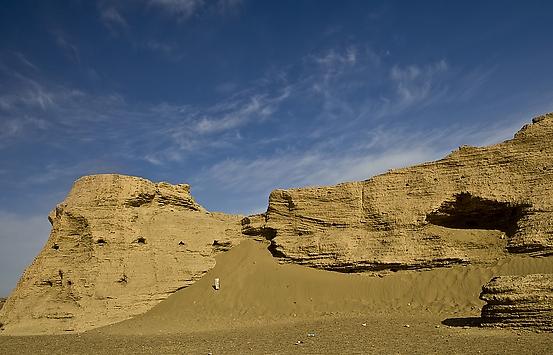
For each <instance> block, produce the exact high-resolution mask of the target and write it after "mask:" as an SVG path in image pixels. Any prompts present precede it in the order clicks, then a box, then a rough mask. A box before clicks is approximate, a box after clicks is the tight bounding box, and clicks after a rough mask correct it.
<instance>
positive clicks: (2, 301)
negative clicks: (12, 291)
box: [0, 298, 6, 309]
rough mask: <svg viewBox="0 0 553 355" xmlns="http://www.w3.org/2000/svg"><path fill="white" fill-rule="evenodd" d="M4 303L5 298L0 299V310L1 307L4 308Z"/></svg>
mask: <svg viewBox="0 0 553 355" xmlns="http://www.w3.org/2000/svg"><path fill="white" fill-rule="evenodd" d="M4 302H6V299H5V298H0V309H2V307H4Z"/></svg>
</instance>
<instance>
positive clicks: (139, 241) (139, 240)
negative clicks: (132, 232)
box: [135, 237, 146, 244]
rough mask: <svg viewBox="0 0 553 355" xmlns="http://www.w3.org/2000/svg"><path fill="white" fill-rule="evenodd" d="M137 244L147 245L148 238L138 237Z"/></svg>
mask: <svg viewBox="0 0 553 355" xmlns="http://www.w3.org/2000/svg"><path fill="white" fill-rule="evenodd" d="M135 242H136V243H138V244H146V238H144V237H138V238H136V240H135Z"/></svg>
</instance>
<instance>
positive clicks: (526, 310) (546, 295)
mask: <svg viewBox="0 0 553 355" xmlns="http://www.w3.org/2000/svg"><path fill="white" fill-rule="evenodd" d="M480 299H482V300H484V301H486V302H487V304H486V305H484V307H483V308H482V320H481V322H482V325H483V326H496V327H515V328H521V327H524V328H526V327H530V328H532V329H541V330H548V331H553V274H533V275H526V276H498V277H494V278H493V279H492V280H491V281H490V282H488V283H487V284H486V285H484V286H483V287H482V293H481V294H480Z"/></svg>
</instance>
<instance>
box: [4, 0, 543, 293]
mask: <svg viewBox="0 0 553 355" xmlns="http://www.w3.org/2000/svg"><path fill="white" fill-rule="evenodd" d="M552 4H553V3H551V2H549V1H518V2H512V1H457V2H454V1H417V2H414V1H282V0H279V1H253V0H135V1H130V0H128V1H125V0H119V1H116V0H104V1H92V0H90V1H84V0H82V1H23V0H18V1H15V0H14V1H3V3H2V7H1V10H0V183H1V185H2V187H3V192H2V194H1V195H0V242H1V243H2V247H1V248H0V295H7V294H8V293H9V291H10V290H11V289H12V288H13V287H14V286H15V283H16V281H17V279H18V277H19V275H20V274H21V272H22V271H23V268H24V267H25V266H26V265H27V264H28V263H30V262H31V261H32V259H33V257H34V256H35V255H36V253H38V251H39V250H40V248H41V247H42V245H43V244H44V242H45V241H46V239H47V237H48V233H49V227H50V226H49V224H48V222H47V218H46V216H47V214H48V212H49V210H50V209H51V208H52V207H54V206H55V204H56V203H58V202H60V201H61V200H63V198H64V196H65V194H66V193H67V192H68V190H69V189H70V187H71V184H72V182H73V181H74V180H75V179H76V178H78V177H79V176H82V175H86V174H93V173H112V172H114V173H122V174H129V175H138V176H143V177H146V178H148V179H151V180H154V181H169V182H172V183H180V182H188V183H190V184H191V185H192V193H193V195H194V196H195V197H196V199H197V200H198V202H200V203H201V204H203V205H204V206H205V207H206V208H208V209H209V210H218V211H225V212H231V213H241V214H249V213H254V212H260V211H264V210H265V208H266V203H267V197H268V194H269V192H270V191H271V190H272V189H275V188H282V187H300V186H308V185H322V184H332V183H337V182H341V181H349V180H362V179H366V178H368V177H370V176H372V175H374V174H376V173H380V172H384V171H386V170H388V169H390V168H396V167H402V166H407V165H410V164H413V163H417V162H422V161H427V160H433V159H438V158H440V157H442V156H443V155H445V154H447V153H448V152H450V151H451V150H453V149H455V148H456V147H457V146H459V145H461V144H471V145H485V144H490V143H495V142H499V141H501V140H504V139H507V138H510V137H511V136H512V134H513V133H514V132H515V131H516V130H518V129H519V128H520V127H521V126H522V125H523V124H524V123H526V122H527V121H529V119H530V118H531V117H532V116H535V115H537V114H540V113H544V112H548V111H553V84H552V79H553V64H551V63H553V41H552V39H553V26H551V20H550V16H551V14H552V13H553V5H552Z"/></svg>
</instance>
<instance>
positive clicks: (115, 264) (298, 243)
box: [0, 114, 553, 334]
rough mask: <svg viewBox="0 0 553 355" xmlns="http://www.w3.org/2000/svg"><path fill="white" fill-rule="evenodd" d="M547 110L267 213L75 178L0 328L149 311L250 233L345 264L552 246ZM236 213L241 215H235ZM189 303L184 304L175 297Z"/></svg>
mask: <svg viewBox="0 0 553 355" xmlns="http://www.w3.org/2000/svg"><path fill="white" fill-rule="evenodd" d="M552 158H553V114H548V115H545V116H541V117H538V118H536V119H534V120H533V123H532V124H531V125H527V126H525V127H524V128H523V129H522V130H521V131H519V132H518V133H517V134H516V135H515V137H514V138H513V139H512V140H509V141H506V142H503V143H500V144H497V145H493V146H490V147H483V148H476V147H461V148H460V149H459V150H457V151H455V152H453V153H451V154H450V155H449V156H447V157H445V158H444V159H442V160H439V161H436V162H432V163H427V164H421V165H418V166H414V167H410V168H405V169H398V170H394V171H390V172H388V173H386V174H382V175H379V176H376V177H374V178H371V179H369V180H366V181H361V182H350V183H343V184H339V185H335V186H327V187H312V188H302V189H290V190H275V191H273V192H272V193H271V195H270V197H269V206H268V209H267V212H266V213H264V214H262V215H255V216H250V217H246V218H244V219H242V220H241V221H240V217H238V216H229V215H224V214H217V213H209V212H207V211H205V210H204V209H203V208H202V207H201V206H199V205H198V204H197V203H196V202H195V201H194V200H193V198H192V197H191V195H190V192H189V187H188V185H175V186H173V185H169V184H166V183H159V184H154V183H152V182H150V181H148V180H145V179H141V178H134V177H129V176H121V175H95V176H87V177H83V178H81V179H79V180H78V181H77V182H76V183H75V185H74V186H73V189H72V190H71V192H70V193H69V195H68V196H67V198H66V199H65V201H64V202H63V203H61V204H60V205H58V206H57V207H56V208H55V209H54V210H53V211H52V213H51V214H50V216H49V219H50V221H51V222H52V232H51V235H50V238H49V240H48V242H47V244H46V245H45V246H44V248H43V250H42V251H41V252H40V254H39V255H38V256H37V258H36V259H35V260H34V262H33V263H32V265H31V266H29V267H28V268H27V270H26V271H25V273H24V274H23V276H22V278H21V279H20V281H19V283H18V285H17V287H16V289H15V290H14V292H13V293H12V294H11V295H10V297H9V299H8V300H7V301H6V303H5V305H4V307H3V308H2V309H1V310H0V323H2V324H3V327H4V330H3V331H2V333H1V334H37V333H59V332H63V331H68V330H71V331H83V330H87V329H91V328H94V327H98V326H102V325H106V324H111V323H115V322H118V321H121V320H124V319H127V318H130V317H132V316H133V315H137V314H141V313H144V312H145V311H147V310H149V309H151V308H152V307H153V306H154V305H156V304H157V303H159V302H160V301H161V300H163V299H165V298H167V297H168V295H170V294H171V293H174V292H175V291H176V290H178V289H180V288H183V287H186V286H188V285H190V284H192V283H193V282H195V281H196V280H197V279H199V278H200V277H201V276H202V275H203V274H204V273H206V272H207V271H208V270H209V269H211V268H212V267H213V266H214V263H215V260H214V255H215V254H217V253H218V252H220V251H224V250H227V249H229V248H231V247H232V246H233V245H236V244H237V243H238V242H239V241H240V240H242V239H243V238H245V236H246V235H247V236H257V237H259V236H262V237H264V238H266V239H269V240H270V241H271V245H270V248H269V249H270V251H271V252H272V254H273V256H275V257H278V258H279V260H280V261H281V262H290V263H298V264H301V265H306V266H310V267H315V268H322V269H328V270H335V271H342V272H357V271H384V272H387V271H389V270H391V271H396V270H401V269H420V268H434V267H442V266H450V265H456V264H462V265H465V264H469V263H487V262H491V261H495V260H497V259H500V258H502V257H505V256H506V255H507V253H527V254H529V255H532V256H551V255H553V188H552V186H553V185H552V183H553V163H552V161H553V159H552ZM240 223H241V225H240ZM184 306H186V305H183V307H184Z"/></svg>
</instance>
